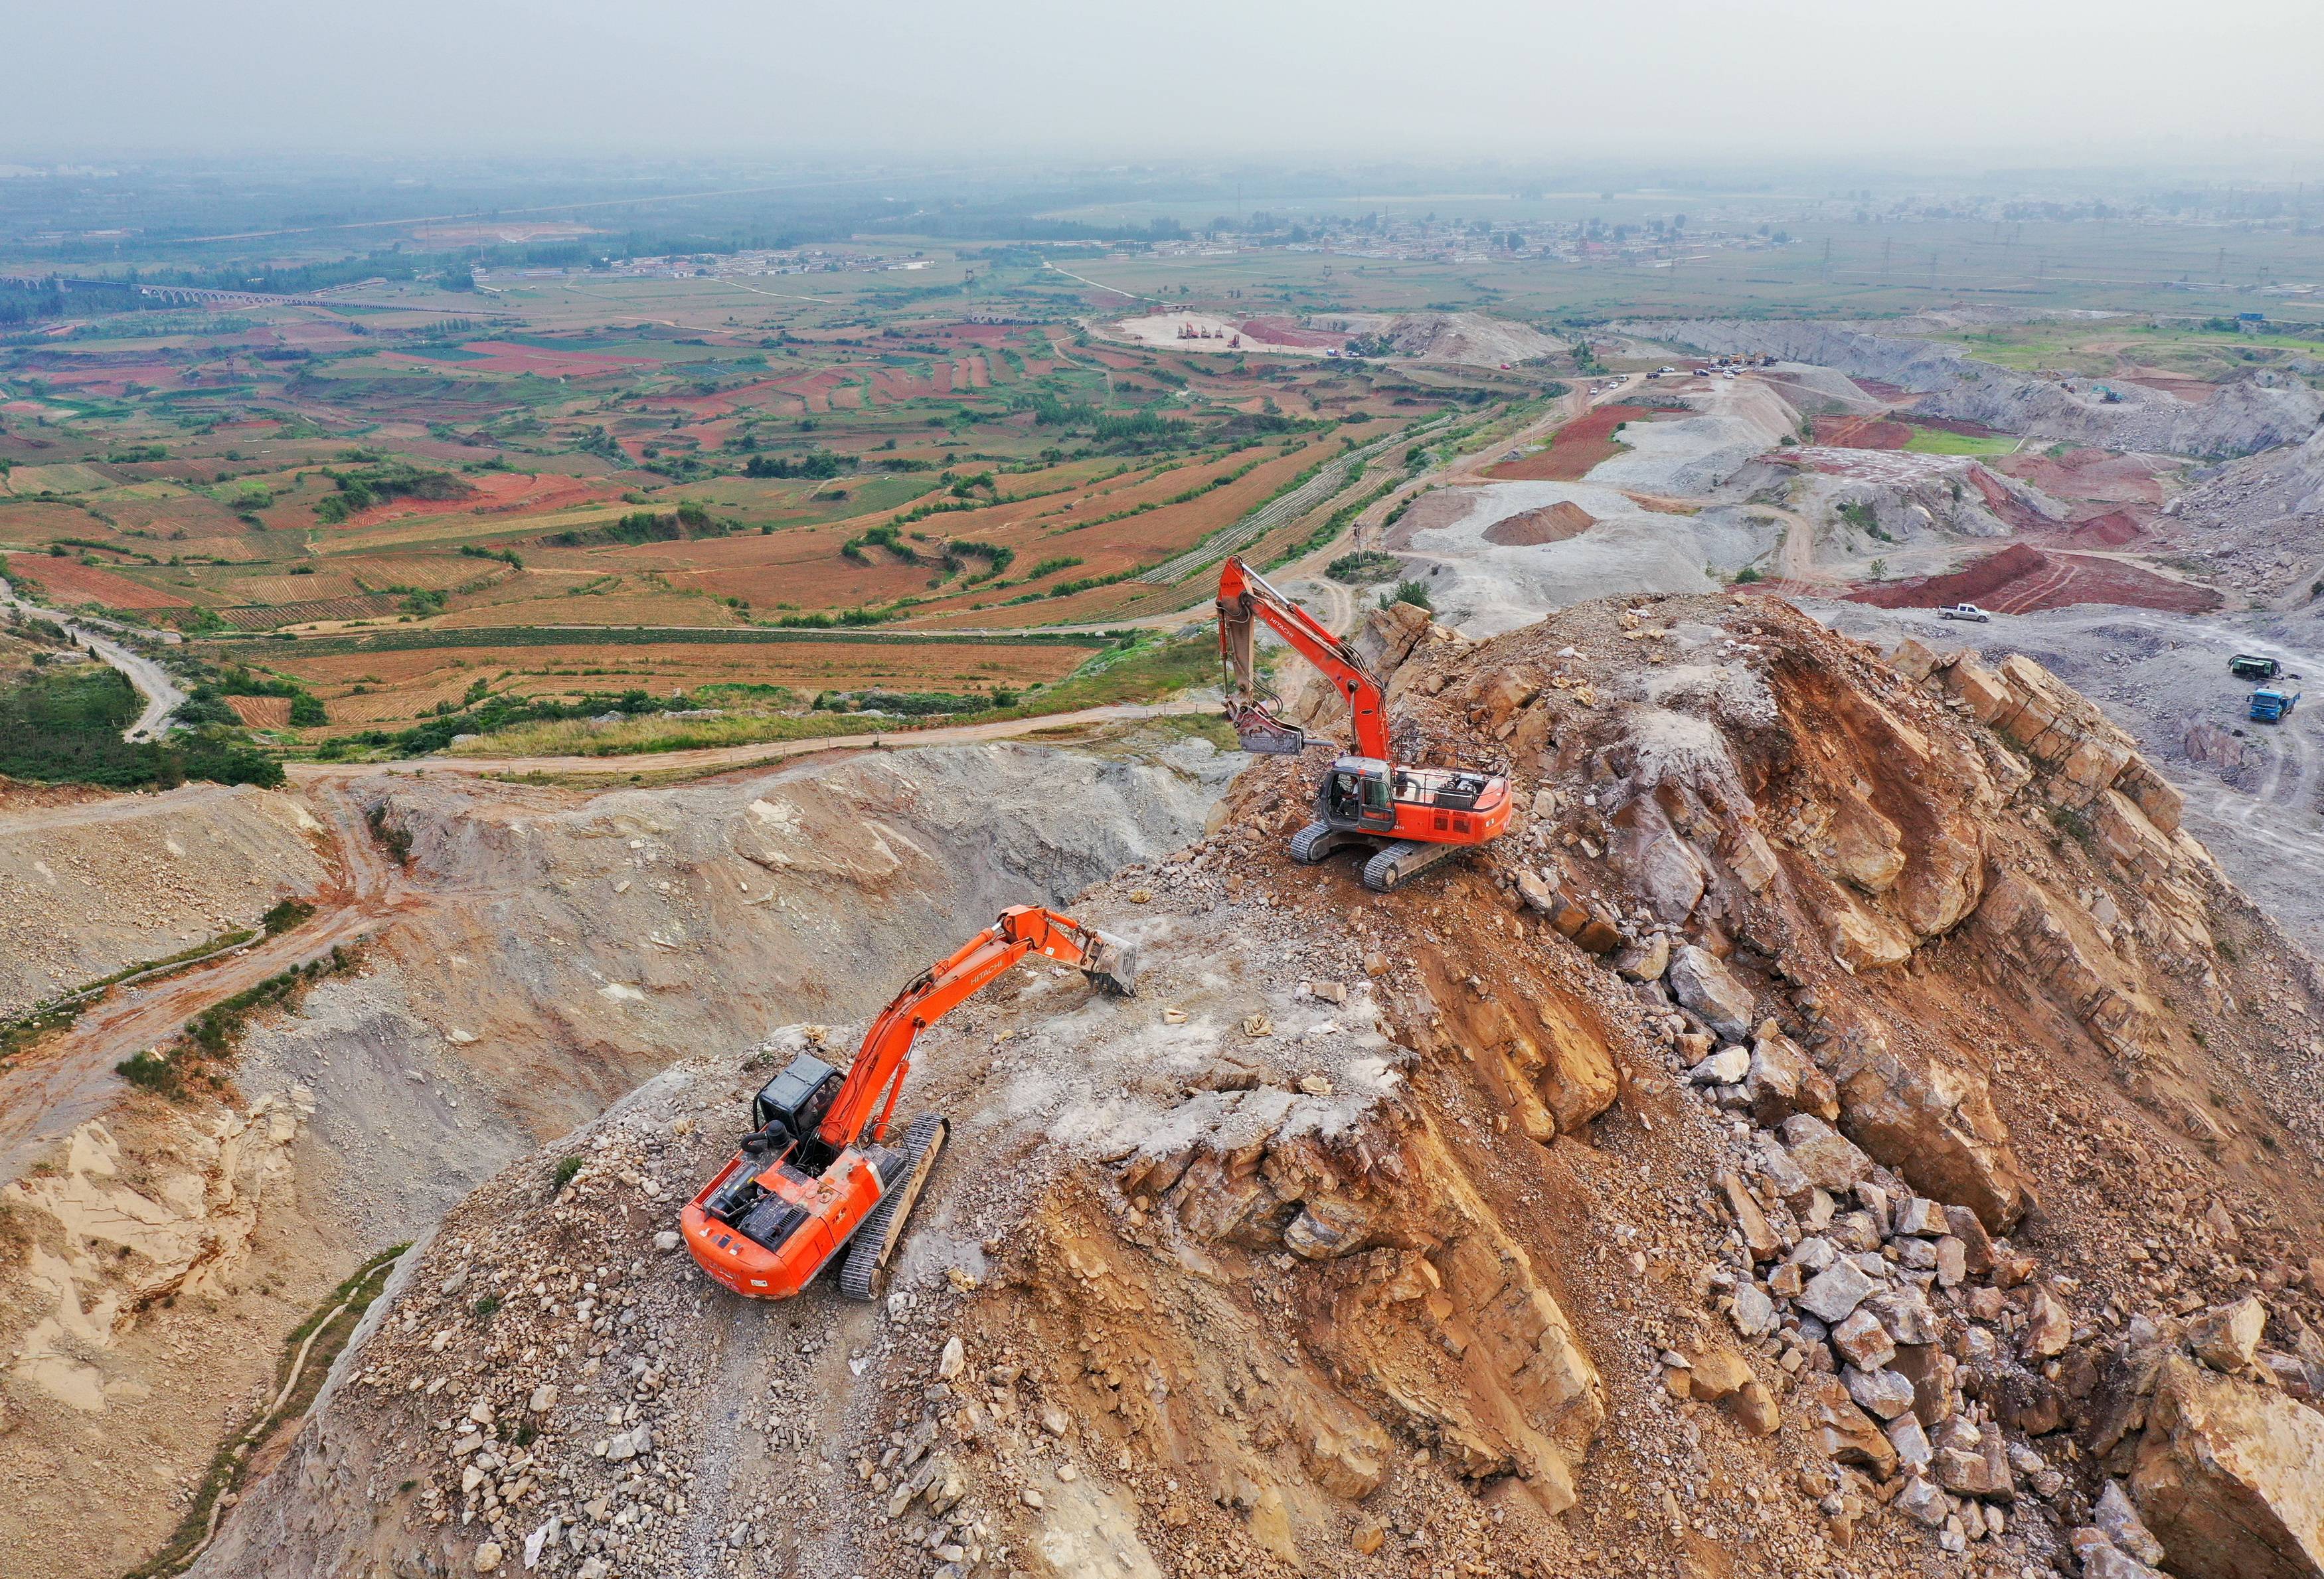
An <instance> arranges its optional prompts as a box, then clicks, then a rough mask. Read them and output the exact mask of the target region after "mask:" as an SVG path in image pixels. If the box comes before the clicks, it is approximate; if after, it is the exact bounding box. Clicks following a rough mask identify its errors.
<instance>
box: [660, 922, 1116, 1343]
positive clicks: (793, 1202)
mask: <svg viewBox="0 0 2324 1579" xmlns="http://www.w3.org/2000/svg"><path fill="white" fill-rule="evenodd" d="M1034 954H1038V955H1041V956H1045V957H1047V958H1049V959H1054V960H1057V961H1059V962H1061V963H1063V964H1065V965H1072V966H1074V968H1076V969H1078V970H1080V971H1081V972H1082V973H1083V974H1084V975H1086V976H1088V977H1089V978H1090V980H1091V981H1092V982H1093V983H1094V984H1095V985H1096V986H1097V987H1098V989H1099V990H1100V991H1101V992H1105V993H1114V994H1119V995H1120V996H1124V997H1127V996H1129V995H1130V994H1131V993H1134V992H1135V991H1136V990H1137V980H1136V966H1137V954H1136V950H1135V949H1134V948H1132V946H1130V944H1128V943H1126V942H1124V941H1123V940H1122V939H1120V938H1119V937H1113V936H1112V935H1111V934H1110V933H1105V932H1101V931H1099V930H1098V929H1097V928H1093V927H1084V926H1083V925H1082V924H1081V923H1080V922H1078V921H1075V920H1074V919H1071V918H1070V917H1066V916H1060V915H1058V914H1056V912H1055V911H1053V910H1043V909H1041V908H1040V907H1039V906H1037V905H1017V906H1014V907H1012V908H1010V909H1009V910H1003V911H1001V916H1000V919H998V920H996V921H994V922H993V923H992V925H991V926H990V927H987V928H985V929H984V930H983V931H982V932H980V933H978V934H977V935H976V936H975V937H972V938H970V939H969V940H968V941H967V942H966V943H964V944H963V945H962V946H960V948H959V949H957V950H956V951H954V953H953V954H952V955H951V956H949V957H948V958H945V959H943V960H939V961H938V962H937V963H936V964H935V965H931V966H929V967H928V968H927V970H924V971H922V972H921V973H920V974H918V976H916V977H914V978H913V980H912V982H911V983H910V984H909V985H908V986H907V987H905V989H904V990H903V991H902V992H900V993H897V994H896V997H895V999H894V1000H893V1001H892V1002H890V1003H889V1005H888V1006H887V1008H885V1009H883V1010H881V1011H880V1014H879V1017H878V1018H877V1019H875V1020H872V1022H871V1029H870V1030H868V1031H866V1032H865V1033H864V1037H863V1045H862V1048H860V1049H859V1050H858V1052H857V1053H856V1056H855V1061H854V1063H853V1065H852V1066H850V1067H849V1068H848V1070H847V1072H846V1074H845V1075H844V1076H842V1075H841V1074H840V1072H839V1071H838V1070H836V1069H834V1068H833V1067H831V1066H830V1065H828V1064H826V1063H825V1062H824V1061H823V1060H822V1059H821V1058H819V1057H816V1056H815V1055H814V1054H812V1053H801V1054H800V1055H798V1057H795V1058H793V1059H792V1060H791V1063H790V1065H789V1067H788V1068H786V1069H784V1071H783V1072H782V1073H781V1074H779V1075H778V1076H775V1078H774V1079H772V1080H770V1081H769V1082H768V1083H767V1085H766V1088H765V1089H764V1090H762V1091H761V1092H760V1093H759V1096H758V1100H757V1102H756V1103H754V1104H753V1122H754V1124H755V1126H756V1127H755V1128H754V1129H753V1130H752V1132H751V1133H750V1134H748V1135H746V1136H745V1137H743V1140H742V1147H741V1148H740V1150H738V1151H737V1152H736V1153H735V1156H734V1159H733V1161H732V1162H729V1163H728V1164H727V1165H726V1166H725V1167H724V1168H722V1169H720V1170H719V1171H718V1173H717V1174H716V1175H715V1176H714V1177H712V1178H711V1180H710V1182H709V1183H708V1184H705V1186H703V1187H702V1189H701V1191H700V1192H699V1193H698V1194H696V1196H695V1197H694V1199H693V1200H692V1201H690V1202H688V1203H687V1207H686V1210H685V1212H684V1213H683V1214H682V1215H681V1217H680V1219H679V1223H680V1227H681V1229H682V1231H683V1233H684V1236H685V1239H686V1242H687V1249H688V1250H689V1251H692V1252H693V1254H694V1259H695V1260H696V1262H698V1263H699V1264H700V1265H701V1267H702V1269H703V1270H705V1271H706V1272H708V1273H709V1274H710V1275H711V1276H712V1277H713V1278H715V1279H717V1280H718V1281H719V1282H721V1283H724V1284H725V1285H726V1287H728V1288H732V1289H733V1290H734V1291H735V1292H736V1293H738V1294H744V1295H749V1296H752V1297H756V1298H763V1299H779V1298H783V1297H788V1296H789V1295H792V1294H796V1293H798V1291H799V1290H800V1289H801V1288H805V1287H806V1286H807V1284H808V1283H809V1282H810V1281H812V1280H813V1279H814V1278H815V1276H816V1273H817V1272H819V1271H821V1270H823V1269H824V1268H825V1266H826V1265H828V1264H829V1263H830V1262H831V1260H832V1259H833V1258H834V1257H835V1256H837V1255H838V1254H840V1252H841V1251H845V1252H846V1262H845V1265H844V1268H843V1269H842V1272H841V1277H840V1285H841V1289H842V1291H843V1292H844V1293H845V1294H847V1295H849V1296H850V1297H854V1298H870V1297H872V1291H873V1289H874V1288H875V1287H876V1279H878V1277H879V1276H880V1275H881V1273H882V1272H883V1271H884V1269H885V1267H886V1264H887V1260H888V1256H889V1253H890V1251H892V1250H893V1248H894V1246H895V1243H896V1241H897V1238H898V1236H899V1234H900V1233H902V1231H903V1226H904V1216H905V1214H906V1213H908V1211H909V1210H910V1209H911V1205H912V1202H913V1201H914V1200H915V1199H917V1198H918V1193H919V1189H920V1187H921V1185H922V1184H923V1183H924V1182H925V1181H926V1179H927V1173H928V1169H929V1168H930V1167H931V1166H933V1164H934V1163H935V1161H936V1154H937V1152H939V1151H940V1150H942V1149H943V1147H944V1144H945V1137H946V1136H947V1134H948V1133H949V1126H948V1125H947V1124H946V1123H945V1121H944V1120H943V1119H940V1118H936V1117H935V1116H933V1115H930V1116H927V1117H923V1118H921V1119H919V1120H918V1121H916V1122H914V1123H913V1124H912V1125H911V1126H910V1132H909V1133H908V1135H907V1136H906V1137H905V1139H904V1140H903V1141H902V1143H901V1144H900V1145H896V1146H891V1145H889V1144H887V1143H886V1142H887V1139H888V1124H889V1120H890V1118H891V1117H892V1116H893V1115H894V1113H895V1109H896V1099H897V1097H898V1096H899V1094H901V1092H902V1090H903V1085H904V1076H905V1074H906V1072H907V1071H908V1069H909V1068H910V1066H911V1052H912V1044H913V1043H914V1042H915V1041H916V1040H918V1037H919V1034H920V1032H921V1031H923V1030H927V1028H928V1027H929V1026H930V1025H933V1024H934V1023H935V1022H936V1020H940V1019H942V1018H943V1017H944V1015H945V1013H946V1012H948V1011H951V1010H952V1009H953V1008H954V1007H955V1006H957V1005H958V1004H960V1003H961V1002H964V1001H965V1000H967V999H968V998H970V997H972V996H973V995H974V994H975V993H977V991H978V990H979V989H981V988H982V987H983V986H984V985H985V984H986V983H990V982H991V981H992V980H993V979H994V978H995V977H997V976H999V975H1000V974H1001V973H1003V972H1004V971H1006V970H1008V969H1009V967H1010V966H1011V965H1015V964H1017V963H1018V962H1019V960H1022V959H1024V958H1025V957H1027V956H1028V955H1034Z"/></svg>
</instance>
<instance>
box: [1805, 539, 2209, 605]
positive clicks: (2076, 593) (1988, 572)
mask: <svg viewBox="0 0 2324 1579" xmlns="http://www.w3.org/2000/svg"><path fill="white" fill-rule="evenodd" d="M1849 598H1850V599H1851V600H1852V601H1854V602H1857V603H1867V604H1870V605H1873V606H1874V607H1875V608H1941V607H1942V606H1944V605H1946V604H1951V603H1974V604H1978V605H1981V606H1983V607H1985V608H1987V609H1990V610H1992V611H1993V612H1994V613H1996V614H2031V613H2032V612H2033V611H2034V610H2035V609H2045V608H2063V607H2065V606H2066V605H2069V604H2077V603H2116V604H2124V605H2128V606H2130V607H2133V608H2159V609H2169V610H2171V611H2172V612H2173V613H2177V614H2205V613H2208V612H2209V611H2210V610H2212V609H2215V608H2217V607H2218V606H2219V595H2218V593H2216V592H2213V591H2211V590H2210V589H2209V587H2205V586H2189V585H2187V584H2186V583H2184V582H2180V581H2170V580H2166V579H2164V578H2163V577H2160V576H2157V575H2155V574H2154V573H2153V571H2151V570H2142V569H2140V568H2138V567H2137V566H2135V565H2124V564H2120V563H2117V562H2116V561H2115V560H2112V559H2098V558H2095V557H2093V556H2091V555H2088V554H2062V553H2051V552H2045V551H2044V550H2043V549H2036V548H2030V547H2028V546H2027V545H2025V544H2024V543H2016V544H2013V545H2012V546H2010V547H2008V548H2006V549H2002V550H2001V552H1999V553H1997V554H1988V555H1987V556H1986V557H1985V558H1984V559H1978V560H1977V561H1975V562H1974V563H1971V564H1969V565H1966V566H1964V567H1962V568H1960V569H1959V570H1955V571H1953V572H1951V573H1950V574H1949V575H1944V576H1922V577H1914V578H1913V579H1911V580H1908V581H1897V582H1892V583H1889V584H1887V585H1885V586H1867V587H1862V588H1859V589H1858V590H1857V591H1855V592H1852V593H1850V594H1849Z"/></svg>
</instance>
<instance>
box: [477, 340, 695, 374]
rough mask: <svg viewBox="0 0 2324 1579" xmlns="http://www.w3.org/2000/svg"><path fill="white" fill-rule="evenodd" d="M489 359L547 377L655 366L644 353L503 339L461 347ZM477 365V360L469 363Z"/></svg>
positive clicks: (496, 367) (506, 368)
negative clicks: (608, 353)
mask: <svg viewBox="0 0 2324 1579" xmlns="http://www.w3.org/2000/svg"><path fill="white" fill-rule="evenodd" d="M460 349H462V350H463V351H474V352H475V354H476V355H478V356H483V357H486V358H488V359H489V361H488V365H489V368H490V370H491V371H492V372H494V373H537V374H540V375H541V376H542V377H543V378H596V377H599V376H601V375H603V374H608V373H619V372H620V371H622V369H623V368H625V367H651V366H652V365H653V364H652V363H651V362H650V361H649V360H647V359H646V358H645V357H642V356H604V355H602V354H600V353H597V352H580V351H543V350H541V349H539V347H538V346H511V345H507V344H504V343H503V342H502V341H499V340H471V341H469V342H468V343H467V344H466V345H465V346H461V347H460ZM469 365H470V366H475V364H474V363H471V364H469Z"/></svg>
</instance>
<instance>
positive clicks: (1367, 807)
mask: <svg viewBox="0 0 2324 1579" xmlns="http://www.w3.org/2000/svg"><path fill="white" fill-rule="evenodd" d="M1363 815H1364V816H1365V817H1368V818H1386V819H1387V820H1388V821H1390V822H1393V821H1395V820H1396V806H1395V803H1394V802H1393V801H1392V800H1391V799H1389V797H1388V775H1387V774H1386V773H1366V774H1365V775H1364V804H1363Z"/></svg>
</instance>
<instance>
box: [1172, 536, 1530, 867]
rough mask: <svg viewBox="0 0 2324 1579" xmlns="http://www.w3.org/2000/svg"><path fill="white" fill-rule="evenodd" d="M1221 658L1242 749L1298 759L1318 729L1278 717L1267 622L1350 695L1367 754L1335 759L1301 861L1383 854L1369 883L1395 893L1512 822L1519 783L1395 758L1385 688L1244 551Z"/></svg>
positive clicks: (1236, 562)
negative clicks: (1262, 639) (1359, 851)
mask: <svg viewBox="0 0 2324 1579" xmlns="http://www.w3.org/2000/svg"><path fill="white" fill-rule="evenodd" d="M1218 611H1219V660H1220V663H1221V666H1222V668H1223V669H1225V671H1226V684H1225V691H1226V713H1227V718H1228V721H1229V722H1231V724H1233V725H1234V728H1235V734H1236V735H1237V736H1238V737H1239V738H1240V740H1241V742H1242V748H1243V749H1244V750H1245V751H1250V752H1261V753H1270V754H1282V755H1291V754H1295V753H1298V752H1300V751H1303V750H1305V748H1306V746H1307V744H1308V743H1309V742H1308V737H1307V734H1306V732H1305V730H1303V729H1301V728H1300V727H1298V726H1297V725H1292V724H1286V723H1285V722H1284V721H1283V720H1281V719H1279V718H1277V716H1275V715H1274V713H1273V711H1272V710H1270V708H1269V706H1268V702H1269V701H1270V700H1271V699H1272V698H1271V697H1269V696H1268V693H1267V692H1266V690H1265V688H1263V687H1261V686H1260V684H1259V671H1258V668H1257V665H1256V664H1255V662H1254V661H1253V651H1252V643H1253V641H1254V639H1255V637H1256V635H1257V632H1258V627H1259V626H1260V625H1262V624H1263V625H1265V626H1266V627H1267V628H1268V629H1269V630H1271V631H1273V632H1274V633H1276V634H1277V635H1278V636H1280V637H1282V638H1283V640H1284V641H1285V642H1288V643H1289V644H1290V646H1291V648H1292V650H1293V651H1296V652H1297V653H1298V654H1299V655H1300V656H1301V657H1302V658H1305V660H1307V661H1308V662H1310V663H1312V664H1314V666H1315V667H1316V668H1317V669H1320V670H1322V671H1323V676H1324V678H1325V679H1329V680H1330V681H1331V682H1332V684H1333V688H1335V689H1337V690H1338V691H1339V693H1340V694H1341V695H1342V697H1346V698H1347V702H1348V708H1349V712H1350V715H1351V725H1352V730H1353V734H1354V736H1355V751H1354V752H1353V753H1351V754H1350V755H1348V756H1343V757H1342V758H1340V759H1339V760H1338V761H1337V762H1333V764H1332V766H1331V770H1330V771H1328V772H1326V773H1325V774H1324V775H1323V782H1322V783H1321V784H1320V785H1318V786H1317V788H1316V792H1315V810H1316V817H1315V820H1314V822H1311V823H1309V824H1308V825H1307V826H1305V827H1303V828H1301V829H1300V830H1299V832H1298V833H1297V834H1296V835H1294V836H1292V840H1291V854H1292V856H1293V858H1294V859H1296V860H1299V861H1305V862H1313V861H1322V860H1323V859H1325V858H1326V857H1328V856H1330V855H1331V854H1333V852H1335V851H1338V850H1341V849H1344V848H1347V847H1349V846H1351V845H1353V846H1357V847H1360V848H1365V849H1369V850H1370V851H1371V852H1372V854H1371V856H1370V858H1369V859H1368V860H1367V861H1366V862H1365V863H1364V884H1365V886H1366V887H1368V888H1372V889H1376V890H1378V891H1380V892H1382V893H1386V892H1388V891H1390V890H1392V889H1395V888H1397V887H1400V886H1401V885H1403V884H1404V883H1405V882H1408V881H1410V880H1411V879H1412V878H1413V877H1414V876H1416V874H1418V873H1422V872H1425V871H1426V870H1427V869H1428V868H1429V867H1431V866H1434V865H1436V864H1438V863H1441V862H1443V861H1447V860H1450V859H1452V857H1453V856H1455V855H1458V854H1460V853H1461V852H1462V851H1463V850H1466V849H1471V848H1473V847H1474V846H1476V845H1482V844H1485V843H1487V842H1489V841H1490V840H1492V839H1497V838H1499V837H1500V836H1501V835H1502V833H1503V832H1505V831H1506V830H1507V829H1508V826H1509V812H1510V800H1509V781H1508V779H1507V778H1505V777H1503V776H1502V775H1501V774H1499V773H1488V772H1482V771H1476V770H1472V769H1468V768H1415V767H1409V766H1406V765H1403V764H1400V763H1398V762H1396V761H1394V760H1393V758H1392V757H1391V756H1390V754H1389V750H1388V704H1387V695H1386V691H1385V689H1384V688H1383V687H1382V686H1381V685H1380V682H1379V679H1378V677H1376V676H1375V675H1373V673H1372V672H1371V670H1370V669H1369V668H1367V667H1366V666H1365V663H1364V660H1363V657H1362V655H1361V654H1360V653H1359V652H1357V651H1356V650H1355V649H1354V648H1352V647H1351V646H1349V645H1348V644H1347V643H1346V642H1343V641H1342V640H1341V639H1340V638H1339V637H1337V636H1334V635H1333V634H1332V633H1331V632H1330V631H1329V630H1328V629H1326V628H1325V627H1324V626H1323V623H1322V622H1320V621H1318V620H1317V619H1316V618H1315V616H1314V615H1313V614H1309V613H1308V612H1307V611H1306V610H1305V609H1304V608H1301V607H1300V606H1299V605H1297V604H1296V603H1294V602H1292V601H1291V600H1290V599H1289V598H1287V597H1286V596H1283V594H1281V593H1280V592H1277V590H1276V589H1275V588H1274V587H1272V586H1268V584H1267V582H1266V580H1265V579H1264V578H1262V577H1260V576H1259V573H1258V572H1257V571H1255V570H1253V569H1251V568H1250V566H1248V565H1246V564H1244V563H1243V562H1242V560H1241V559H1240V558H1239V557H1238V558H1230V559H1228V560H1227V562H1226V564H1225V565H1224V566H1222V567H1221V568H1220V570H1219V600H1218Z"/></svg>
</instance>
